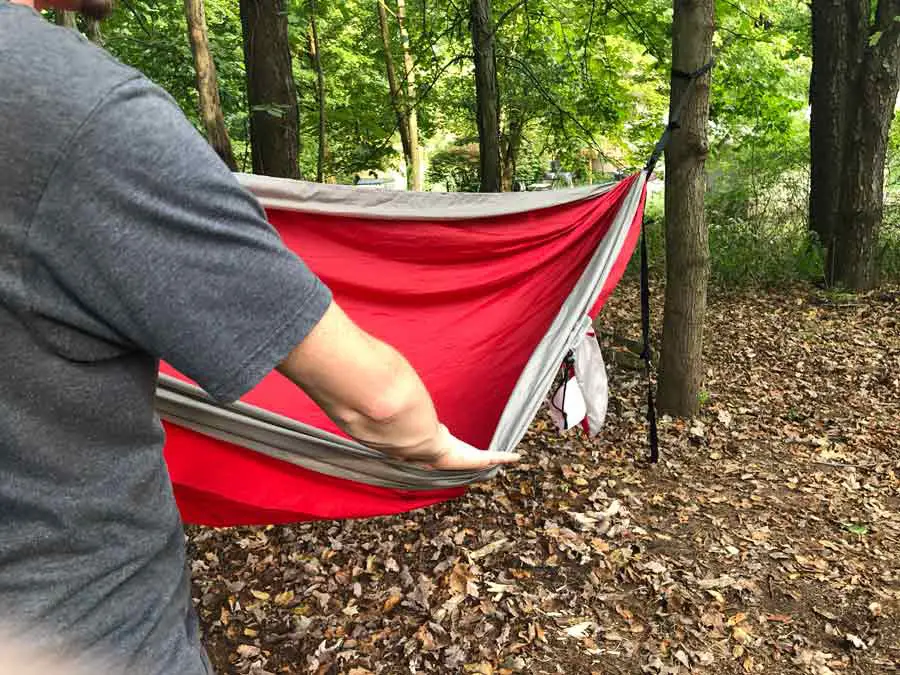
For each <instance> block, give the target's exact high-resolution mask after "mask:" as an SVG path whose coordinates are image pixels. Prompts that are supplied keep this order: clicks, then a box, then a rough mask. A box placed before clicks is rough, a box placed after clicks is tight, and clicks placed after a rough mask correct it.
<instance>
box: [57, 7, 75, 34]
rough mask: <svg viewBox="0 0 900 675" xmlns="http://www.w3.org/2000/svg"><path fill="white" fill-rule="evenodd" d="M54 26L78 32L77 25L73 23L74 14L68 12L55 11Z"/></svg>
mask: <svg viewBox="0 0 900 675" xmlns="http://www.w3.org/2000/svg"><path fill="white" fill-rule="evenodd" d="M56 25H57V26H65V27H66V28H71V29H72V30H78V23H77V22H76V21H75V12H68V11H65V10H61V9H58V10H56Z"/></svg>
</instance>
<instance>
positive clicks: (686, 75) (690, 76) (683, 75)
mask: <svg viewBox="0 0 900 675" xmlns="http://www.w3.org/2000/svg"><path fill="white" fill-rule="evenodd" d="M714 65H715V59H710V60H709V61H707V62H706V63H704V64H703V65H702V66H700V67H699V68H697V70H692V71H691V72H686V71H684V70H679V69H678V68H672V77H677V78H679V79H682V80H696V79H697V78H698V77H702V76H704V75H706V74H707V73H708V72H709V71H711V70H712V67H713V66H714Z"/></svg>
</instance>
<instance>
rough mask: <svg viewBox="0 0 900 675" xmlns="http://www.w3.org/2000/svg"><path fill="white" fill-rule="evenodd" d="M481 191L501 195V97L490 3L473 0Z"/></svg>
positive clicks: (473, 44)
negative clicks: (498, 86)
mask: <svg viewBox="0 0 900 675" xmlns="http://www.w3.org/2000/svg"><path fill="white" fill-rule="evenodd" d="M469 9H470V12H471V22H472V50H473V57H474V62H475V99H476V120H477V122H478V150H479V163H480V168H481V191H482V192H500V189H501V177H500V171H501V170H500V94H499V91H498V89H497V60H496V57H495V55H494V20H493V17H492V14H491V11H492V10H491V0H470V8H469Z"/></svg>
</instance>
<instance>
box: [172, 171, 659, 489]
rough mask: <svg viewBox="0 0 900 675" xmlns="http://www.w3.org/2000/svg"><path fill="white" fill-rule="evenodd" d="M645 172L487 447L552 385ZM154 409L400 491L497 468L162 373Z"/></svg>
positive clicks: (514, 428)
mask: <svg viewBox="0 0 900 675" xmlns="http://www.w3.org/2000/svg"><path fill="white" fill-rule="evenodd" d="M645 182H646V175H645V174H644V173H641V175H640V176H639V178H638V180H636V181H635V183H634V185H633V186H632V187H631V189H630V190H629V193H628V194H627V195H626V196H625V198H624V200H623V203H622V205H621V206H620V208H619V210H618V211H617V213H616V216H615V217H614V219H613V222H612V223H611V224H610V229H609V232H608V233H607V235H606V236H605V237H604V239H603V241H602V242H601V245H600V246H599V247H598V249H597V251H595V253H594V255H593V256H592V258H591V261H590V262H589V263H588V265H587V267H586V268H585V270H584V272H582V275H581V277H580V278H579V280H578V282H577V283H576V285H575V288H574V289H573V290H572V292H571V293H570V294H569V296H568V297H567V298H566V300H565V302H564V303H563V306H562V307H561V308H560V310H559V312H558V313H557V315H556V317H555V319H554V321H553V323H552V324H551V326H550V329H549V330H548V331H547V333H546V334H545V335H544V337H543V338H542V339H541V341H540V342H539V343H538V346H537V347H536V348H535V350H534V352H532V354H531V357H530V358H529V360H528V362H527V363H526V366H525V368H524V369H523V371H522V373H521V375H520V376H519V379H518V380H517V382H516V385H515V387H514V388H513V391H512V393H511V395H510V397H509V400H508V401H507V404H506V406H505V408H504V410H503V412H502V414H501V417H500V421H499V422H498V425H497V428H496V430H495V433H494V436H493V437H492V440H491V443H490V445H489V448H488V449H489V450H512V449H513V448H515V447H516V446H517V445H518V444H519V442H520V441H521V440H522V437H523V436H524V435H525V433H526V431H527V429H528V426H529V424H531V421H532V420H533V419H534V416H535V415H536V414H537V412H538V410H539V408H540V406H541V404H542V403H543V401H544V400H545V398H546V396H547V394H548V393H549V391H550V388H551V386H552V385H553V379H554V377H555V375H556V373H557V371H558V369H559V364H560V362H561V360H562V358H563V356H564V355H565V353H566V352H567V351H568V350H569V349H571V348H572V347H573V346H574V344H575V343H576V342H577V340H578V339H580V338H581V337H582V336H583V334H584V331H585V330H586V328H587V327H588V325H589V323H590V322H589V319H588V317H587V312H588V310H589V309H590V307H591V305H592V304H593V302H594V301H595V299H596V297H597V295H598V293H599V291H600V289H601V288H602V287H603V284H604V283H605V281H606V279H607V277H608V276H609V273H610V271H611V270H612V267H613V265H614V263H615V261H616V260H617V258H618V256H619V254H620V253H621V250H622V247H623V246H624V243H625V240H626V238H627V235H628V230H629V227H628V226H629V225H630V224H631V222H632V221H633V220H634V217H635V215H636V213H637V209H638V206H639V205H640V198H641V193H642V191H643V187H644V183H645ZM156 401H157V403H156V406H157V411H158V413H159V414H160V416H161V417H162V418H163V419H167V420H169V421H171V422H173V423H175V424H178V425H179V426H183V427H186V428H190V429H192V430H194V431H198V432H200V433H203V434H205V435H207V436H212V437H214V438H217V439H219V440H223V441H227V442H230V443H233V444H235V445H238V446H240V447H244V448H247V449H249V450H253V451H256V452H260V453H262V454H264V455H268V456H270V457H274V458H277V459H279V460H282V461H285V462H288V463H290V464H294V465H297V466H300V467H303V468H306V469H310V470H312V471H316V472H318V473H322V474H325V475H329V476H333V477H336V478H343V479H347V480H351V481H355V482H359V483H364V484H368V485H375V486H380V487H389V488H396V489H405V490H440V489H445V488H449V487H458V486H463V485H469V484H472V483H475V482H479V481H483V480H488V479H490V478H492V477H493V476H494V475H495V474H496V473H497V471H498V467H494V468H491V469H487V470H482V471H436V470H428V469H423V468H421V467H419V466H417V465H414V464H411V463H406V462H401V461H398V460H394V459H392V458H390V457H388V456H387V455H385V454H383V453H381V452H377V451H375V450H371V449H369V448H366V447H365V446H363V445H361V444H359V443H356V442H354V441H351V440H348V439H345V438H343V437H341V436H338V435H337V434H333V433H330V432H327V431H323V430H321V429H317V428H315V427H313V426H311V425H308V424H304V423H303V422H299V421H297V420H294V419H291V418H288V417H284V416H282V415H278V414H276V413H272V412H270V411H267V410H264V409H262V408H259V407H257V406H252V405H249V404H247V403H243V402H240V401H239V402H235V403H230V404H226V405H222V404H218V403H215V402H213V401H212V400H211V399H210V398H209V397H208V396H207V395H206V393H205V392H204V391H203V390H202V389H200V388H199V387H197V386H196V385H192V384H189V383H186V382H183V381H181V380H178V379H176V378H174V377H171V376H169V375H165V374H162V373H161V374H160V376H159V383H158V385H157V398H156Z"/></svg>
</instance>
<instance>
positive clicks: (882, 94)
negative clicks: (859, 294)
mask: <svg viewBox="0 0 900 675" xmlns="http://www.w3.org/2000/svg"><path fill="white" fill-rule="evenodd" d="M871 4H872V3H870V2H869V0H840V1H839V0H813V2H812V5H811V8H812V47H813V67H812V74H811V76H810V88H809V95H810V96H809V98H810V109H811V119H810V161H811V173H810V175H811V181H810V200H809V217H810V227H811V228H812V229H813V230H814V231H815V232H816V233H817V234H818V235H819V237H820V239H821V241H822V242H823V243H824V244H825V248H826V261H825V278H826V281H827V282H828V283H829V284H838V285H842V286H845V287H847V288H850V289H855V290H866V289H869V288H872V287H873V286H874V285H875V284H876V283H877V247H878V235H879V229H880V226H881V221H882V216H883V210H884V168H885V152H886V146H887V138H888V133H889V131H890V126H891V120H892V119H893V114H894V106H895V104H896V101H897V93H898V87H900V0H878V2H877V5H876V6H875V9H874V12H872V11H871Z"/></svg>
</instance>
